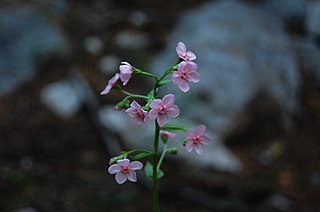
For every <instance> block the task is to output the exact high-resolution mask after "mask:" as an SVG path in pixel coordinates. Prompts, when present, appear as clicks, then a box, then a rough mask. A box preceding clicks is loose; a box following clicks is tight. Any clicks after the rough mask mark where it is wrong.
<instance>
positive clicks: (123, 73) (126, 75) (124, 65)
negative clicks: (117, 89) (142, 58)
mask: <svg viewBox="0 0 320 212" xmlns="http://www.w3.org/2000/svg"><path fill="white" fill-rule="evenodd" d="M132 69H133V67H132V65H130V63H128V62H121V65H120V67H119V70H120V80H121V81H122V82H123V85H126V84H127V83H128V82H129V80H130V78H131V77H132Z"/></svg>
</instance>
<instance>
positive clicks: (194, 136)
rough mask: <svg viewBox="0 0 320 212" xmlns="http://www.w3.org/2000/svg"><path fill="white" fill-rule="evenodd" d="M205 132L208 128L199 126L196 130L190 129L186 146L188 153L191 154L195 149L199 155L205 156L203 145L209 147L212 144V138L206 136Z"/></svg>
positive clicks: (187, 133)
mask: <svg viewBox="0 0 320 212" xmlns="http://www.w3.org/2000/svg"><path fill="white" fill-rule="evenodd" d="M205 131H206V126H204V125H199V126H197V127H195V128H192V129H189V130H188V131H187V132H186V139H187V141H188V142H187V144H186V149H187V151H188V152H191V151H192V150H193V149H195V150H196V152H197V153H198V154H199V155H202V154H203V152H204V149H203V145H207V144H210V143H211V142H212V139H211V138H210V137H208V136H206V135H204V132H205Z"/></svg>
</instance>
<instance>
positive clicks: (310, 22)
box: [306, 1, 320, 34]
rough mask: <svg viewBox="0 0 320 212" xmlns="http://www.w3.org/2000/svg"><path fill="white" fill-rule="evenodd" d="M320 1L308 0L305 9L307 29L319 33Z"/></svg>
mask: <svg viewBox="0 0 320 212" xmlns="http://www.w3.org/2000/svg"><path fill="white" fill-rule="evenodd" d="M319 20H320V1H308V4H307V10H306V25H307V30H308V31H309V32H311V33H316V34H320V21H319Z"/></svg>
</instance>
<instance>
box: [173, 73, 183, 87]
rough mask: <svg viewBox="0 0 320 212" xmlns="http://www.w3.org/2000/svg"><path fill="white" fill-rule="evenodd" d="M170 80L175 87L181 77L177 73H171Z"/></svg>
mask: <svg viewBox="0 0 320 212" xmlns="http://www.w3.org/2000/svg"><path fill="white" fill-rule="evenodd" d="M171 80H172V83H173V84H175V85H176V84H179V83H180V81H181V77H180V75H179V72H178V71H174V72H172V76H171Z"/></svg>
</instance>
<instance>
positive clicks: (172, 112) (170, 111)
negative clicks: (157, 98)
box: [166, 105, 180, 118]
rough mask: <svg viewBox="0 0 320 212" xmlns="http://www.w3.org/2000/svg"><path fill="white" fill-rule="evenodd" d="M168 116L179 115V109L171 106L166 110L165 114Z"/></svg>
mask: <svg viewBox="0 0 320 212" xmlns="http://www.w3.org/2000/svg"><path fill="white" fill-rule="evenodd" d="M166 114H167V115H168V116H171V117H174V118H175V117H177V116H178V115H179V114H180V109H179V107H178V106H177V105H172V106H171V107H170V108H168V109H167V113H166Z"/></svg>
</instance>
